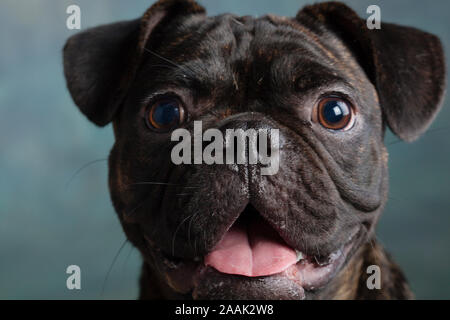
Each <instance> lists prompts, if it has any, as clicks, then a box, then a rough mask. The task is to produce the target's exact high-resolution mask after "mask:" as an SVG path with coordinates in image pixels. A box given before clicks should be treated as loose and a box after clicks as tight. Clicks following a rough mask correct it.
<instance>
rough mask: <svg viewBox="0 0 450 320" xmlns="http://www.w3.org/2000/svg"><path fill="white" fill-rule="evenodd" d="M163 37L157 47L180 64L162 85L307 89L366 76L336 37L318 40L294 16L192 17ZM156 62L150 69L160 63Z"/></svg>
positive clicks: (167, 30)
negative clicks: (360, 72)
mask: <svg viewBox="0 0 450 320" xmlns="http://www.w3.org/2000/svg"><path fill="white" fill-rule="evenodd" d="M161 34H163V36H162V37H160V38H159V39H158V42H157V43H153V44H152V48H154V50H155V51H157V52H158V53H159V54H160V55H161V56H163V57H164V58H165V59H167V60H170V61H171V62H172V66H174V65H175V64H176V65H177V66H178V67H174V68H170V70H166V71H165V72H164V73H163V74H162V75H161V76H160V78H161V79H160V80H161V82H171V83H173V82H176V85H181V86H185V87H190V88H192V87H193V86H194V85H193V83H192V80H195V82H196V84H201V86H203V87H204V89H205V92H210V91H211V90H212V89H214V90H217V88H220V87H223V88H225V87H235V88H237V87H239V86H240V84H241V83H240V82H245V83H243V84H242V85H248V84H249V83H254V84H259V85H260V84H261V83H262V82H263V81H267V80H269V81H270V84H271V85H278V86H279V87H280V88H281V87H286V86H292V85H295V86H297V87H298V88H299V89H305V90H307V89H310V88H311V87H317V86H322V85H324V84H327V83H331V82H341V83H352V82H353V83H355V84H356V83H358V81H359V79H358V78H360V74H358V70H357V69H358V66H357V65H356V64H355V61H352V59H351V53H350V52H349V50H348V49H347V48H346V47H345V46H344V45H343V44H342V43H341V42H340V41H339V40H338V39H336V37H327V36H326V35H323V36H318V35H317V34H315V33H313V32H312V31H311V30H310V29H309V28H308V27H307V26H303V25H301V24H300V23H298V22H297V21H295V20H293V19H291V18H285V17H278V16H273V15H268V16H264V17H261V18H254V17H249V16H244V17H239V16H235V15H231V14H224V15H220V16H215V17H206V18H205V17H202V18H200V17H198V16H191V17H187V18H185V19H184V20H183V21H182V22H181V23H179V24H177V25H176V26H170V27H168V28H166V29H165V30H163V32H161ZM161 40H162V41H161ZM152 58H153V59H152V63H149V64H147V66H146V67H145V68H153V67H154V66H155V65H156V66H157V65H159V64H157V63H155V60H157V58H155V57H152ZM160 62H161V61H160ZM146 73H147V72H146ZM148 73H153V74H155V72H151V70H148ZM148 73H147V74H148ZM155 80H156V79H155ZM350 86H351V84H350ZM196 87H199V86H196ZM298 88H297V89H298Z"/></svg>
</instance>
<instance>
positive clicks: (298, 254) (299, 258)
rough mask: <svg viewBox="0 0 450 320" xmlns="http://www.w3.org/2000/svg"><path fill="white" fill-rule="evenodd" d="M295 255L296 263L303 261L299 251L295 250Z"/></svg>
mask: <svg viewBox="0 0 450 320" xmlns="http://www.w3.org/2000/svg"><path fill="white" fill-rule="evenodd" d="M295 253H296V254H297V262H299V261H300V260H302V259H303V253H302V252H301V251H298V250H295Z"/></svg>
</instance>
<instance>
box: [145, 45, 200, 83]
mask: <svg viewBox="0 0 450 320" xmlns="http://www.w3.org/2000/svg"><path fill="white" fill-rule="evenodd" d="M144 50H145V51H147V52H148V53H150V54H152V55H154V56H155V57H157V58H159V59H161V60H163V61H165V62H167V63H169V64H171V65H172V66H174V67H177V68H179V69H180V70H182V71H183V72H186V71H188V72H186V73H191V74H190V75H189V76H190V77H191V78H193V74H194V71H193V70H191V69H190V68H188V67H186V66H182V65H179V64H177V63H175V62H173V61H172V60H169V59H167V58H165V57H163V56H161V55H159V54H158V53H156V52H154V51H152V50H150V49H148V48H144Z"/></svg>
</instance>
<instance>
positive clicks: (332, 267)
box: [204, 205, 355, 290]
mask: <svg viewBox="0 0 450 320" xmlns="http://www.w3.org/2000/svg"><path fill="white" fill-rule="evenodd" d="M354 235H355V233H353V234H351V236H350V237H349V238H348V241H347V242H346V243H345V244H343V245H342V246H341V247H340V248H339V249H337V250H336V251H334V252H332V253H331V254H329V255H327V256H310V255H306V254H305V253H303V252H301V251H299V250H296V249H294V248H291V247H290V246H289V245H288V244H287V243H286V242H285V241H284V240H283V239H282V238H281V236H280V235H279V233H278V232H277V231H276V230H275V229H274V228H272V227H271V226H270V225H269V223H267V222H266V221H265V220H264V219H263V218H262V217H261V215H259V214H258V212H257V211H256V209H255V208H254V207H253V206H252V205H248V206H247V207H246V208H245V210H244V211H243V212H242V214H241V215H240V216H239V218H238V219H237V220H236V221H235V222H234V223H233V225H232V226H231V227H230V228H229V229H228V230H227V232H226V233H225V235H224V236H223V237H222V239H221V240H220V241H219V243H218V244H217V245H216V246H215V247H214V249H213V250H212V251H211V252H210V253H209V254H208V255H207V256H206V257H205V259H204V263H205V265H206V266H210V267H212V268H214V269H216V270H217V271H218V272H220V273H224V274H233V275H240V276H245V277H265V276H271V275H275V274H279V273H283V272H284V273H285V274H286V275H288V276H289V277H295V278H296V279H295V280H296V282H297V284H300V285H301V286H302V287H303V288H304V289H307V290H309V289H314V288H319V287H321V286H323V285H325V284H326V283H328V281H329V280H331V278H333V277H334V276H335V274H336V273H337V271H339V269H340V268H341V266H342V264H343V263H344V262H345V260H346V257H347V255H348V253H349V252H350V250H351V248H352V244H353V242H352V240H353V236H354Z"/></svg>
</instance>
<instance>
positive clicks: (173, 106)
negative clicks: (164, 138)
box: [147, 98, 184, 132]
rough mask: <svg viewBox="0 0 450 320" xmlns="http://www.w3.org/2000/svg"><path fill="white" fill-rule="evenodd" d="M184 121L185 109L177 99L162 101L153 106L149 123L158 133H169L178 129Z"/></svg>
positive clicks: (148, 117) (149, 115)
mask: <svg viewBox="0 0 450 320" xmlns="http://www.w3.org/2000/svg"><path fill="white" fill-rule="evenodd" d="M183 120H184V109H183V107H182V106H181V103H180V101H179V100H178V99H176V98H165V99H160V100H157V101H155V102H153V104H152V105H151V107H150V108H149V111H148V116H147V123H148V125H149V126H150V128H152V129H154V130H155V131H158V132H167V131H170V130H171V129H174V128H175V127H178V126H179V125H180V124H181V123H182V122H183Z"/></svg>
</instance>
